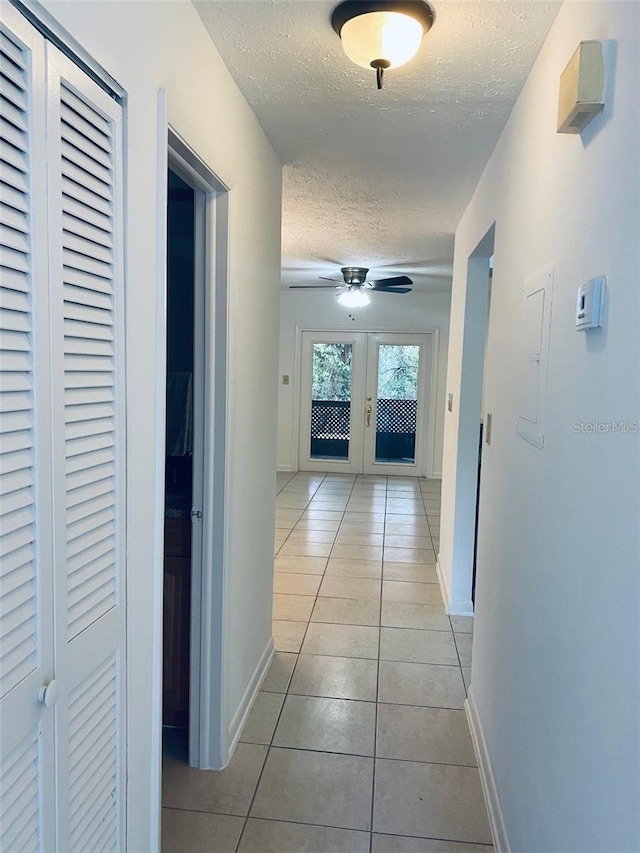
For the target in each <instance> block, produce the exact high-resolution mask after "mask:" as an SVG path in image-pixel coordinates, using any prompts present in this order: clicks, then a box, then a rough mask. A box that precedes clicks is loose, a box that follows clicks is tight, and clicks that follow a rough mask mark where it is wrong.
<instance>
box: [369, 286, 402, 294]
mask: <svg viewBox="0 0 640 853" xmlns="http://www.w3.org/2000/svg"><path fill="white" fill-rule="evenodd" d="M373 290H378V291H380V292H382V293H411V288H410V287H374V288H373Z"/></svg>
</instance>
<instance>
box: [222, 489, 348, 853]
mask: <svg viewBox="0 0 640 853" xmlns="http://www.w3.org/2000/svg"><path fill="white" fill-rule="evenodd" d="M292 479H293V478H292ZM326 480H327V475H326V474H325V475H324V477H323V478H322V480H320V483H319V484H318V486H317V487H316V489H315V491H314V492H313V494H312V495H311V497H310V498H309V500H308V501H307V506H306V507H305V509H304V510H303V511H302V513H301V515H300V518H299V519H298V521H296V523H295V525H294V526H293V527H292V529H291V531H290V532H289V535H288V536H287V539H288V538H289V536H290V535H291V533H292V532H293V531H294V530H295V529H296V527H297V526H298V522H299V521H300V519H301V518H302V516H303V515H304V513H305V512H307V510H308V509H309V506H310V504H311V502H312V501H313V499H314V497H315V496H316V495H317V493H318V491H319V490H320V487H321V486H322V484H323V483H325V482H326ZM288 482H291V481H288ZM354 482H355V480H354ZM345 491H346V490H345ZM352 491H353V485H352V487H351V489H350V490H349V497H350V496H351V492H352ZM348 500H349V499H347V503H348ZM345 512H346V508H345V510H344V511H343V513H342V517H343V518H344V513H345ZM341 523H342V521H340V523H339V524H338V530H339V529H340V524H341ZM285 542H286V539H285ZM282 544H283V545H284V542H283V543H282ZM334 544H335V540H334ZM279 550H280V549H278V551H279ZM331 551H333V545H332V546H331V549H330V551H329V556H328V557H327V561H326V563H325V568H324V572H323V573H322V580H324V577H325V574H326V571H327V566H328V565H329V559H330V557H331ZM273 559H274V562H275V555H274V558H273ZM274 575H275V572H274ZM322 580H321V581H320V585H319V586H318V592H317V593H316V595H315V597H314V602H313V607H312V608H311V612H310V613H309V618H308V620H307V627H306V628H305V631H304V634H303V636H302V640H301V642H300V648H299V649H298V652H297V653H296V662H295V664H294V667H293V670H292V671H291V675H290V677H289V682H288V684H287V690H286V693H285V694H284V700H283V702H282V706H281V708H280V712H279V714H278V718H277V720H276V724H275V726H274V728H273V732H272V733H271V737H270V739H269V743H268V744H267V751H266V753H265V756H264V762H263V764H262V768H261V770H260V773H259V775H258V779H257V781H256V785H255V788H254V791H253V796H252V797H251V802H250V803H249V808H248V810H247V814H246V817H245V819H244V823H243V825H242V830H241V832H240V836H239V837H238V843H237V844H236V848H235V853H238V851H239V849H240V845H241V844H242V837H243V836H244V832H245V829H246V826H247V823H248V822H249V817H250V815H251V809H252V808H253V805H254V802H255V799H256V796H257V795H258V789H259V787H260V782H261V781H262V776H263V774H264V771H265V768H266V766H267V761H268V760H269V754H270V752H271V749H272V747H273V739H274V737H275V735H276V731H277V728H278V724H279V722H280V718H281V716H282V713H283V711H284V706H285V704H286V701H287V697H288V696H289V690H290V688H291V683H292V681H293V677H294V675H295V672H296V669H297V668H298V662H299V660H300V654H301V652H302V646H303V644H304V641H305V638H306V636H307V631H308V630H309V625H310V624H311V617H312V616H313V610H314V608H315V606H316V602H317V600H318V594H319V592H320V586H322ZM292 695H293V694H292Z"/></svg>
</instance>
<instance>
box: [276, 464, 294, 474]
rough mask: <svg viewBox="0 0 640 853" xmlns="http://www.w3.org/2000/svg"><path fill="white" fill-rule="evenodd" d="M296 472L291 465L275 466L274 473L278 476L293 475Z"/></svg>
mask: <svg viewBox="0 0 640 853" xmlns="http://www.w3.org/2000/svg"><path fill="white" fill-rule="evenodd" d="M296 470H297V469H296V468H294V467H293V465H276V471H277V472H278V473H279V474H295V473H296Z"/></svg>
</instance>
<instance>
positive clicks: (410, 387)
mask: <svg viewBox="0 0 640 853" xmlns="http://www.w3.org/2000/svg"><path fill="white" fill-rule="evenodd" d="M419 370H420V347H419V346H401V345H397V344H380V346H379V347H378V393H377V405H376V413H377V414H376V462H393V463H395V464H401V465H402V464H406V465H411V464H413V463H414V462H415V458H416V425H417V419H418V375H419Z"/></svg>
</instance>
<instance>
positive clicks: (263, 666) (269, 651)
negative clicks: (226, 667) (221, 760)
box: [228, 637, 276, 761]
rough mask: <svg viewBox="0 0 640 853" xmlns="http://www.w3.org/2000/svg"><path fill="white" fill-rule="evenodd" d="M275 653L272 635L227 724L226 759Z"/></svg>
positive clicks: (237, 738)
mask: <svg viewBox="0 0 640 853" xmlns="http://www.w3.org/2000/svg"><path fill="white" fill-rule="evenodd" d="M275 654H276V647H275V645H274V643H273V637H269V642H268V643H267V645H266V647H265V650H264V651H263V653H262V654H261V655H260V660H259V661H258V665H257V666H256V668H255V670H254V673H253V675H252V676H251V680H250V681H249V684H248V685H247V689H246V690H245V691H244V695H243V697H242V700H241V702H240V705H239V706H238V710H237V711H236V712H235V714H234V715H233V719H232V720H231V725H230V726H229V758H228V761H230V760H231V756H232V755H233V752H234V750H235V748H236V745H237V743H238V740H239V739H240V735H241V734H242V729H243V728H244V724H245V723H246V721H247V717H248V716H249V713H250V711H251V708H252V707H253V703H254V702H255V699H256V696H257V695H258V691H259V690H260V687H261V685H262V682H263V681H264V679H265V676H266V674H267V672H268V671H269V667H270V666H271V662H272V661H273V659H274V657H275Z"/></svg>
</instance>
